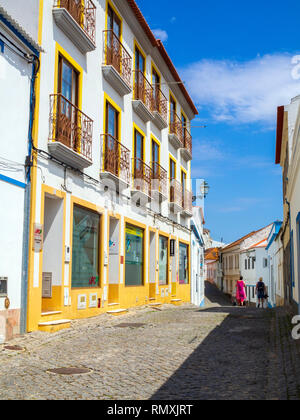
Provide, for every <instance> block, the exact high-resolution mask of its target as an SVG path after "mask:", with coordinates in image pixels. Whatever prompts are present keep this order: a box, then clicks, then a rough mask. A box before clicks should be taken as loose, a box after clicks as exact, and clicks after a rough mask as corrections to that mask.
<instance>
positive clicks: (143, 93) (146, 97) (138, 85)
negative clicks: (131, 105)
mask: <svg viewBox="0 0 300 420" xmlns="http://www.w3.org/2000/svg"><path fill="white" fill-rule="evenodd" d="M134 99H135V100H140V101H142V102H143V104H144V105H145V106H146V108H148V110H149V111H150V112H152V111H153V110H154V95H153V87H152V85H151V84H150V83H149V82H148V80H147V79H146V77H145V76H144V74H143V73H142V72H141V71H140V70H139V71H134Z"/></svg>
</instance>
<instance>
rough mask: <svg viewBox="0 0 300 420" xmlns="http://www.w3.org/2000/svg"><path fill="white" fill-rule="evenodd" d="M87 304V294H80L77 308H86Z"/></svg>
mask: <svg viewBox="0 0 300 420" xmlns="http://www.w3.org/2000/svg"><path fill="white" fill-rule="evenodd" d="M86 304H87V303H86V295H79V296H78V305H77V309H86Z"/></svg>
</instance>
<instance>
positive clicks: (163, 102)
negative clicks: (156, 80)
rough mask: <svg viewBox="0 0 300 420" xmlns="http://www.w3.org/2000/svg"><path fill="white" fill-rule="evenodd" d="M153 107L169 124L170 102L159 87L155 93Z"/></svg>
mask: <svg viewBox="0 0 300 420" xmlns="http://www.w3.org/2000/svg"><path fill="white" fill-rule="evenodd" d="M153 105H154V109H153V110H154V111H157V112H158V113H159V114H160V115H161V117H162V118H163V119H164V120H165V122H166V123H167V122H168V100H167V98H166V97H165V95H164V94H163V93H162V91H161V90H160V88H159V87H158V86H156V87H155V89H154V91H153Z"/></svg>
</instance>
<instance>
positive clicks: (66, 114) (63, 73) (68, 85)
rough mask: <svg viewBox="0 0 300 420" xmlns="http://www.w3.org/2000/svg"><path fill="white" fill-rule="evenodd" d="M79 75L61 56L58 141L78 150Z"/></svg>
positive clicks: (57, 125)
mask: <svg viewBox="0 0 300 420" xmlns="http://www.w3.org/2000/svg"><path fill="white" fill-rule="evenodd" d="M77 107H78V73H77V71H76V70H75V69H74V67H73V66H72V65H71V64H70V63H69V62H68V61H67V60H66V59H65V58H64V57H62V56H59V68H58V99H57V124H56V131H57V132H56V135H57V139H58V140H59V141H60V142H61V143H63V144H65V145H66V146H67V147H70V148H72V149H74V150H76V149H77V148H78V147H79V146H80V144H79V143H80V136H79V132H78V130H77V127H78V121H77V120H78V108H77Z"/></svg>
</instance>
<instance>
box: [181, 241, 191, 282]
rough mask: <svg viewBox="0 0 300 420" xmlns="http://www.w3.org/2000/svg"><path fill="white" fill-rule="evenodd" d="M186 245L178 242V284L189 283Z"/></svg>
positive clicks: (187, 249)
mask: <svg viewBox="0 0 300 420" xmlns="http://www.w3.org/2000/svg"><path fill="white" fill-rule="evenodd" d="M188 254H189V248H188V245H185V244H179V284H188V283H189V266H188V265H189V264H188Z"/></svg>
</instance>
